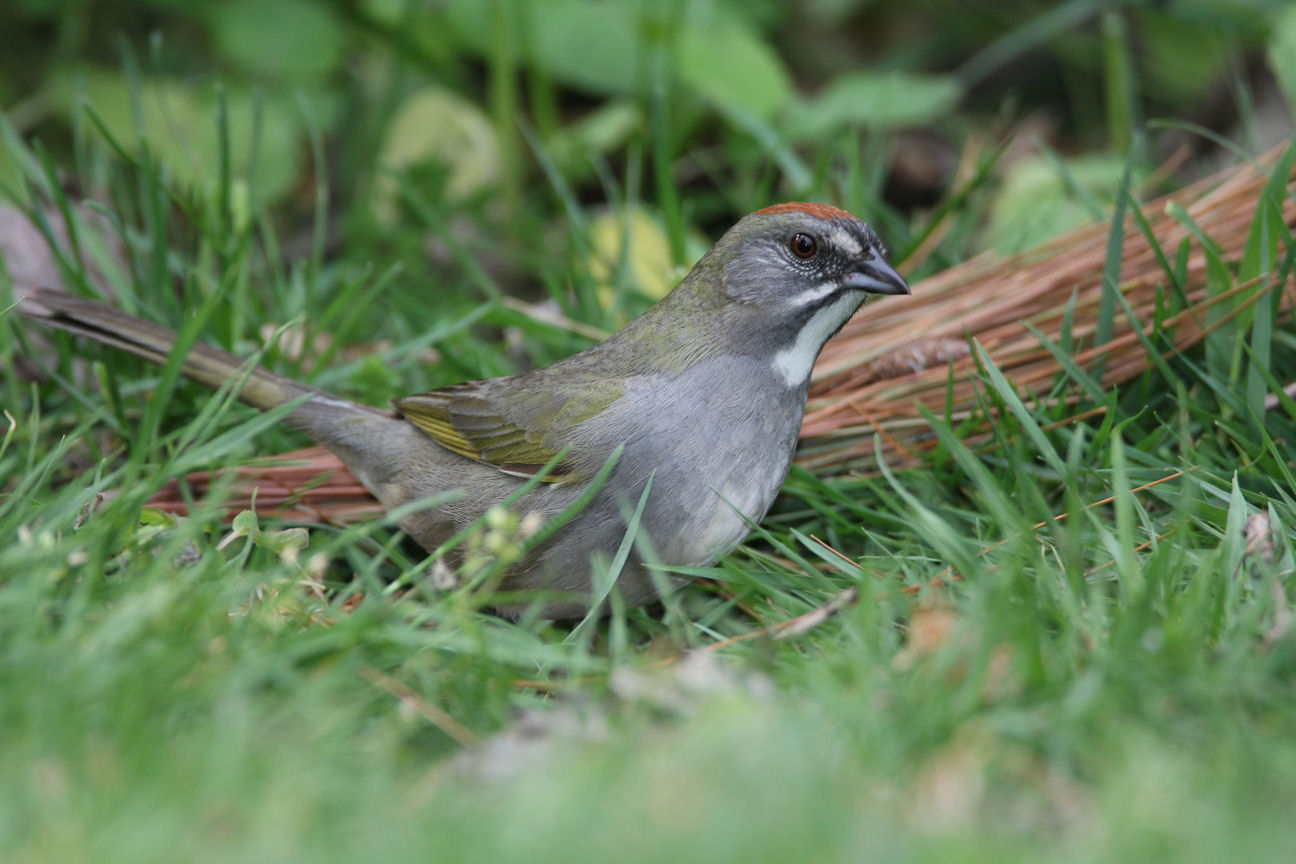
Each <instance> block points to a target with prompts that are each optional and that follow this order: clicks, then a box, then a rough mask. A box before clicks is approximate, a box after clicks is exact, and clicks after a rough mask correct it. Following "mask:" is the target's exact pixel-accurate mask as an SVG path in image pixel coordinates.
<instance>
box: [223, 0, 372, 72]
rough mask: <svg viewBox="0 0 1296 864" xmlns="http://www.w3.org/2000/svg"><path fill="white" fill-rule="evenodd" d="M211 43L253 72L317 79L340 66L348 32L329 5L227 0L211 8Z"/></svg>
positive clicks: (291, 0) (292, 0) (302, 0)
mask: <svg viewBox="0 0 1296 864" xmlns="http://www.w3.org/2000/svg"><path fill="white" fill-rule="evenodd" d="M210 10H211V11H210V13H209V15H210V22H211V29H212V38H213V39H214V41H215V43H216V48H217V50H218V51H219V52H220V53H221V55H222V56H224V57H225V58H226V59H227V60H229V61H230V62H231V63H234V64H235V65H237V66H239V67H241V68H243V69H246V70H247V71H249V72H252V73H256V74H260V75H268V76H271V77H275V78H288V79H294V80H297V81H301V80H314V79H318V78H321V77H323V76H325V75H327V74H329V73H330V72H333V71H334V70H336V69H337V68H338V66H339V65H341V62H342V57H343V54H344V52H345V49H346V31H345V30H343V29H342V27H341V25H340V24H339V23H338V21H337V19H336V18H335V17H334V16H333V15H332V14H331V13H330V12H329V6H328V4H324V3H313V2H310V0H224V2H222V3H214V4H212V5H211V7H210Z"/></svg>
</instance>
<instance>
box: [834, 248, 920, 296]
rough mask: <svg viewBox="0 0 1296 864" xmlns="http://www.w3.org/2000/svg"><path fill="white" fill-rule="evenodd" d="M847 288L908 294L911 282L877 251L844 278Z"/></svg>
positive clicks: (843, 282) (878, 292)
mask: <svg viewBox="0 0 1296 864" xmlns="http://www.w3.org/2000/svg"><path fill="white" fill-rule="evenodd" d="M842 285H844V286H846V287H847V288H858V289H859V290H861V291H867V292H868V293H870V294H908V293H909V283H908V282H906V281H905V280H904V277H903V276H901V275H900V274H899V273H897V272H896V271H895V269H894V268H893V267H892V266H891V265H890V264H888V263H887V262H886V261H885V260H884V259H883V258H882V256H881V255H879V254H877V253H876V252H875V253H874V254H873V257H872V258H870V259H869V260H868V261H864V262H862V263H861V264H860V266H858V267H856V268H855V269H854V270H853V271H852V272H850V273H847V274H846V278H844V279H842Z"/></svg>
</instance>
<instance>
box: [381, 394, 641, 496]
mask: <svg viewBox="0 0 1296 864" xmlns="http://www.w3.org/2000/svg"><path fill="white" fill-rule="evenodd" d="M546 371H547V370H546ZM547 377H550V376H542V375H534V376H522V377H520V378H493V379H488V380H485V381H466V382H464V383H462V384H454V385H451V386H449V387H445V388H442V389H440V390H430V391H428V392H426V393H419V394H417V395H414V396H408V397H406V398H404V399H398V400H397V401H396V403H395V404H396V408H397V410H399V411H400V412H401V414H403V415H404V416H405V418H406V419H408V420H409V421H410V422H411V423H413V424H414V425H415V426H417V427H418V428H419V429H422V430H423V431H424V432H426V433H427V434H428V435H430V436H432V438H433V439H434V440H435V441H436V442H437V443H438V444H440V445H441V446H442V447H444V448H446V449H447V450H450V451H451V452H453V453H458V454H459V455H460V456H466V457H468V458H469V459H476V460H477V461H479V462H484V463H486V464H488V465H493V466H495V467H496V468H498V469H500V470H501V471H503V472H505V473H508V474H515V475H518V476H524V477H530V476H534V475H535V474H536V473H537V472H538V471H539V470H540V469H541V468H543V467H544V466H545V465H547V464H548V463H549V462H550V461H552V460H553V459H554V458H555V457H557V456H558V455H559V454H560V453H563V451H564V450H565V451H566V453H565V455H564V456H563V460H562V462H561V463H560V464H559V465H558V466H557V467H556V468H554V469H553V470H552V471H551V472H550V473H549V474H547V475H545V477H544V480H545V481H546V482H550V483H558V482H568V481H571V480H575V479H579V478H581V477H583V476H584V475H585V473H586V470H587V468H588V467H589V465H590V464H591V463H592V462H596V463H597V464H595V465H594V468H595V469H597V466H598V465H601V464H602V457H601V456H600V454H587V453H582V452H580V448H579V445H578V439H577V437H576V436H574V435H573V434H572V433H573V431H574V429H575V427H576V426H577V425H578V424H580V423H582V422H584V421H585V420H588V419H590V418H591V417H594V416H596V415H597V414H599V413H601V412H602V411H603V410H605V409H606V408H607V407H608V406H609V405H611V404H612V403H613V402H615V401H616V400H617V399H618V398H619V397H620V396H621V393H622V390H623V388H622V387H621V385H620V384H619V383H615V382H614V383H611V384H608V383H593V382H585V383H582V382H579V381H574V380H570V379H566V380H561V381H560V382H559V383H558V386H556V387H550V386H546V385H548V384H549V382H548V381H547V380H546V378H547Z"/></svg>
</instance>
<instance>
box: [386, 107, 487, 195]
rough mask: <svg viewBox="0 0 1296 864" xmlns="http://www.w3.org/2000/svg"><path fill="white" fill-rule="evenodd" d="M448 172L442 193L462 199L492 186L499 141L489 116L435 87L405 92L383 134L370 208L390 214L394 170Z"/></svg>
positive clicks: (394, 179)
mask: <svg viewBox="0 0 1296 864" xmlns="http://www.w3.org/2000/svg"><path fill="white" fill-rule="evenodd" d="M428 161H432V162H436V163H438V164H440V165H442V166H444V167H445V168H446V170H447V177H446V185H445V193H446V194H447V195H448V196H449V197H450V198H452V199H455V200H462V199H464V198H466V197H468V196H470V195H472V194H474V193H476V192H478V191H480V190H482V189H485V188H487V187H489V186H491V185H493V184H494V183H495V182H496V181H497V180H498V179H499V176H500V153H499V142H498V140H496V137H495V130H494V129H493V128H492V127H491V124H490V120H489V119H487V117H486V115H485V114H483V113H482V111H481V109H479V108H478V107H477V106H476V105H473V104H472V103H471V102H469V101H467V100H466V99H463V98H462V97H460V96H458V95H456V94H454V93H452V92H451V91H449V90H445V89H442V88H440V87H427V88H424V89H422V90H420V91H418V92H417V93H414V94H412V95H411V96H409V97H408V98H407V99H406V100H405V101H404V102H403V103H402V104H401V106H400V108H399V109H397V111H396V114H395V116H393V117H392V119H391V122H390V123H389V124H388V126H387V132H386V135H384V137H383V145H382V151H381V152H380V154H379V157H378V162H379V165H380V167H381V168H382V169H383V171H382V172H381V173H380V175H379V180H378V187H377V190H376V194H375V206H376V207H377V209H378V212H379V215H380V216H387V215H391V213H392V212H393V210H392V208H393V206H394V204H395V201H396V196H397V195H398V189H397V188H396V183H397V180H396V178H395V177H394V176H393V174H394V173H395V172H399V171H402V170H404V169H406V168H409V167H411V166H413V165H417V164H420V163H423V162H428Z"/></svg>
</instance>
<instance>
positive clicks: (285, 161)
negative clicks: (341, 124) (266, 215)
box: [49, 69, 301, 201]
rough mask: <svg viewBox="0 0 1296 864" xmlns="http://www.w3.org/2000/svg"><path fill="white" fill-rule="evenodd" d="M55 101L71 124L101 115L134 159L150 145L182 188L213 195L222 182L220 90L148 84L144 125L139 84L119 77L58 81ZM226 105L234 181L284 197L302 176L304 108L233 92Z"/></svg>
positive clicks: (267, 196)
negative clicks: (140, 148)
mask: <svg viewBox="0 0 1296 864" xmlns="http://www.w3.org/2000/svg"><path fill="white" fill-rule="evenodd" d="M49 95H50V100H51V102H52V103H53V104H55V105H56V106H57V109H58V110H59V111H60V112H61V113H62V114H63V115H64V116H65V117H66V118H67V119H68V120H69V121H71V120H73V118H75V117H77V116H78V115H79V114H80V112H81V111H82V110H83V106H84V107H85V108H89V109H90V110H93V111H94V114H95V116H96V117H97V118H99V120H101V121H102V122H103V125H104V128H105V129H106V130H107V132H108V134H110V135H111V136H112V137H113V139H114V140H115V141H116V142H117V143H118V144H119V145H121V146H122V147H123V148H125V149H126V150H127V151H128V152H130V151H132V150H134V149H135V148H137V147H138V146H139V144H140V142H141V141H147V142H148V146H149V149H150V151H151V152H152V153H153V155H154V157H156V158H157V159H158V160H159V161H160V162H161V163H162V164H163V165H164V166H165V167H166V168H167V170H168V171H169V172H170V173H171V175H172V176H173V177H175V178H177V179H179V180H180V181H181V182H182V183H185V184H188V185H190V186H192V187H194V188H197V189H201V190H205V191H210V190H211V189H212V188H214V184H216V183H218V182H219V180H220V133H219V127H218V122H219V93H218V90H217V88H216V87H215V86H212V85H202V84H195V85H191V84H188V83H184V82H181V81H177V80H169V79H158V80H150V81H147V82H145V83H144V84H143V85H140V86H139V88H138V92H137V93H135V94H134V100H135V101H136V102H137V103H138V106H139V122H138V125H137V123H136V118H135V112H134V108H133V107H132V85H131V83H130V82H128V81H127V80H126V78H125V77H124V76H122V75H121V74H119V73H117V72H109V71H105V70H98V69H92V70H90V71H88V72H86V73H85V74H84V75H79V76H75V77H74V76H72V75H64V76H62V77H56V78H55V79H54V82H53V83H52V84H51V86H50V90H49ZM225 100H226V106H227V108H228V122H229V127H228V128H229V141H230V168H231V171H232V175H233V177H234V179H235V180H236V181H241V182H246V181H249V180H252V181H254V183H255V186H254V189H253V192H254V193H255V196H256V198H257V199H258V200H260V201H267V200H273V199H275V198H277V197H279V196H281V195H283V194H284V193H286V192H287V191H288V190H289V189H290V188H291V187H292V185H293V183H294V182H295V180H296V179H297V176H298V173H299V172H300V170H301V164H300V158H301V157H300V153H301V147H300V131H301V130H300V124H299V122H298V119H297V118H298V116H299V111H298V109H297V107H296V106H295V105H294V104H293V103H291V102H289V101H287V100H278V99H271V98H267V99H261V100H258V97H257V96H256V95H254V94H253V93H252V92H250V91H248V90H244V89H241V88H226V89H225ZM258 101H260V104H259V106H258ZM258 111H259V112H260V117H259V118H258V116H257V114H258ZM254 144H255V152H254ZM254 165H255V170H256V174H255V176H254V177H253V176H251V173H250V172H251V171H252V168H253V166H254Z"/></svg>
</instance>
